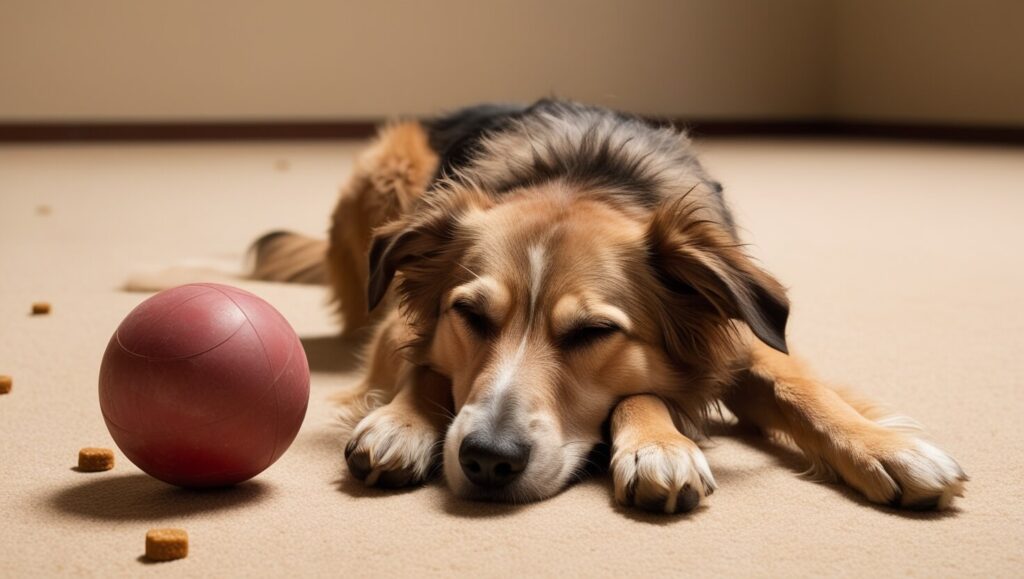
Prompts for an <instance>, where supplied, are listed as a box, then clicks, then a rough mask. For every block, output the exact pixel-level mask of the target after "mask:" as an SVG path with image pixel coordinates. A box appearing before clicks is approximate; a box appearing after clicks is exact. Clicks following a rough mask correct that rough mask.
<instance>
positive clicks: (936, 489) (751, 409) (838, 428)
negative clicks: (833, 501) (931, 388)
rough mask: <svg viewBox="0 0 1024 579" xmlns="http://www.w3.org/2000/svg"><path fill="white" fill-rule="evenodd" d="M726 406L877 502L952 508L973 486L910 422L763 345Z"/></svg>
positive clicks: (819, 469)
mask: <svg viewBox="0 0 1024 579" xmlns="http://www.w3.org/2000/svg"><path fill="white" fill-rule="evenodd" d="M723 400H724V402H725V403H726V405H727V406H728V407H729V409H730V410H732V411H733V413H735V414H736V416H737V417H738V418H739V419H740V420H741V421H746V422H749V423H752V424H753V425H755V426H757V427H759V428H761V429H763V430H768V431H775V432H779V433H782V434H784V435H786V436H788V437H789V438H791V439H792V440H793V442H794V443H795V444H796V445H797V446H798V447H800V449H801V450H802V451H803V452H804V454H806V455H807V457H808V458H809V459H810V460H811V462H812V469H811V472H814V473H816V474H819V475H837V476H838V477H840V478H841V479H842V480H844V481H845V482H846V483H847V484H849V485H850V486H852V487H854V488H855V489H857V490H858V491H860V492H861V493H863V494H864V496H866V497H867V498H868V500H870V501H872V502H875V503H883V504H890V505H892V506H899V507H903V508H908V509H933V508H938V509H944V508H946V507H948V506H949V504H950V503H951V502H952V500H953V497H954V496H960V495H961V493H962V492H963V488H964V483H965V482H966V481H967V476H966V475H965V474H964V472H963V470H961V468H960V465H959V464H957V462H956V461H955V460H954V459H953V458H952V457H951V456H949V455H948V454H947V453H946V452H945V451H943V450H941V449H939V448H938V447H936V446H935V445H933V444H931V443H930V442H927V441H926V440H925V439H924V438H922V437H921V435H920V433H919V432H915V431H914V430H913V429H912V427H911V425H912V424H913V423H912V421H910V420H909V419H900V418H898V417H893V416H891V415H890V416H883V415H882V413H880V412H877V407H876V406H874V405H872V404H870V403H868V402H867V401H866V400H865V399H864V398H862V397H857V396H855V395H853V394H850V393H846V394H844V393H841V392H838V391H836V390H833V389H831V388H829V387H827V386H825V385H823V384H822V383H821V382H819V381H818V380H817V379H815V378H814V377H812V376H811V375H810V374H809V373H808V372H807V371H806V370H805V369H804V368H803V367H802V366H801V365H800V364H799V363H798V362H797V361H796V360H794V359H793V358H792V357H790V356H787V355H785V354H782V353H780V352H776V351H775V350H772V349H770V348H768V347H766V346H763V345H761V344H756V345H754V346H753V350H752V359H751V365H750V368H749V370H748V371H746V372H745V373H744V375H743V376H742V377H741V379H740V380H739V383H738V384H737V385H736V386H735V387H733V388H732V389H730V390H729V391H728V392H727V393H726V395H725V396H724V397H723ZM872 419H874V420H872Z"/></svg>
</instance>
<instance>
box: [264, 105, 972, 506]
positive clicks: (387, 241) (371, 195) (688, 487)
mask: <svg viewBox="0 0 1024 579" xmlns="http://www.w3.org/2000/svg"><path fill="white" fill-rule="evenodd" d="M315 243H317V242H315V241H311V240H308V239H305V238H301V237H298V236H281V235H277V236H273V237H269V238H265V239H264V240H263V241H262V242H261V243H259V244H257V248H256V252H257V254H258V256H259V255H262V256H263V259H258V264H257V268H258V269H257V272H258V273H259V275H260V277H263V278H267V279H279V280H280V279H287V278H288V275H283V274H282V273H281V272H299V273H301V276H299V275H296V276H295V277H296V280H299V281H305V280H311V279H326V280H327V282H328V283H329V284H330V286H331V287H332V288H333V291H334V296H335V298H336V301H337V303H338V307H339V312H340V313H341V317H342V319H343V321H344V324H345V326H344V327H345V331H346V332H354V331H358V330H361V329H363V328H373V336H372V338H371V341H370V345H369V348H370V350H369V357H368V368H367V370H368V372H367V376H366V379H365V381H364V383H363V385H362V386H361V388H360V390H359V391H358V392H356V393H350V396H349V403H350V404H355V403H356V402H358V401H360V400H367V399H369V400H372V401H373V404H369V405H367V406H366V407H365V408H362V409H361V411H359V412H357V414H360V415H362V414H364V413H366V416H365V417H362V416H360V417H361V418H362V419H361V421H360V422H359V424H358V425H357V426H356V427H355V430H354V431H353V433H352V437H351V439H350V441H349V443H348V446H347V451H346V458H347V461H348V465H349V468H350V470H351V472H352V473H353V474H354V475H355V476H356V477H358V478H360V479H362V480H364V481H366V483H367V484H377V485H384V486H401V485H405V484H413V483H416V482H419V481H421V480H423V479H424V478H425V477H427V476H428V475H429V473H430V472H432V470H433V469H434V468H435V467H437V466H438V463H439V462H440V463H442V464H441V466H443V470H444V473H445V476H446V478H447V480H448V482H449V485H450V486H451V487H452V489H453V491H454V492H456V493H457V494H460V495H462V496H467V497H472V498H480V499H488V500H514V501H520V500H535V499H539V498H543V497H546V496H550V495H551V494H554V493H556V492H558V491H559V490H560V489H561V488H563V487H564V486H565V484H566V482H567V481H568V480H569V478H570V477H571V476H572V474H573V473H574V472H575V471H576V470H577V469H578V468H579V467H580V466H581V465H582V464H583V462H584V460H585V457H586V455H587V452H588V451H589V449H590V448H591V447H592V446H593V445H594V444H597V443H599V442H600V440H601V428H602V424H609V425H610V437H611V440H610V442H611V445H612V458H611V471H612V477H613V480H614V482H615V496H616V498H617V500H619V501H620V502H622V503H623V504H628V505H635V506H637V507H640V508H645V509H650V510H657V511H666V512H682V511H687V510H690V509H692V508H693V507H694V506H696V505H697V504H699V503H700V501H701V500H703V499H704V498H705V497H707V496H708V495H709V494H711V492H712V491H713V490H714V488H715V481H714V477H713V476H712V474H711V471H710V467H709V466H708V464H707V462H706V460H705V459H704V456H703V453H702V452H701V451H700V449H699V447H698V446H697V444H696V443H695V442H694V441H693V440H692V437H694V436H696V434H695V433H696V432H698V431H699V430H700V429H701V427H702V425H703V421H704V417H705V416H706V414H707V412H708V409H709V408H712V407H715V406H717V405H719V404H724V406H725V407H726V408H728V409H729V410H730V411H731V412H732V413H733V414H735V415H736V416H737V418H738V419H739V420H740V421H742V422H746V423H749V424H751V425H753V426H756V427H758V428H760V429H761V430H763V431H765V432H767V433H777V434H781V435H783V436H784V437H785V438H788V439H789V440H791V441H792V442H793V443H794V444H795V445H796V446H798V447H799V448H800V449H801V450H802V451H803V452H804V453H805V454H806V456H807V457H808V459H809V460H810V462H811V464H812V470H813V472H814V473H815V474H817V475H819V476H821V477H823V478H827V477H837V478H840V479H842V480H843V481H845V482H846V483H848V484H849V485H851V486H853V487H854V488H856V489H858V490H859V491H861V492H862V493H863V494H864V495H865V496H866V497H867V498H868V499H870V500H872V501H874V502H879V503H889V504H893V505H897V506H902V507H907V508H936V507H937V508H945V507H947V506H948V505H949V504H950V502H951V501H952V498H953V497H954V496H956V495H959V494H960V493H961V492H962V489H963V486H964V481H966V476H965V475H964V474H963V472H962V470H960V467H959V465H957V463H956V461H954V460H953V459H952V458H951V457H949V455H947V454H946V453H945V452H943V451H942V450H940V449H938V448H937V447H935V446H934V445H932V444H931V443H930V442H927V441H926V440H925V439H924V438H923V436H922V434H921V433H920V432H919V431H918V430H916V429H915V428H914V427H913V423H912V421H910V420H909V419H906V418H903V417H899V416H895V415H891V414H888V413H885V412H883V411H882V410H881V409H880V407H879V406H877V405H874V404H872V403H870V402H866V401H864V400H863V399H861V398H859V397H857V396H855V395H852V394H850V393H845V392H841V391H839V390H836V389H833V388H831V387H829V386H827V385H825V384H824V383H822V382H821V381H819V380H818V379H816V378H815V377H813V375H811V374H810V373H809V372H808V371H807V370H806V369H805V367H804V366H803V365H802V364H801V363H800V362H798V361H797V360H796V359H794V358H793V357H792V356H791V355H790V354H789V352H788V350H789V347H788V344H787V342H786V335H785V329H786V322H787V318H788V314H789V302H788V300H787V298H786V292H785V290H784V288H783V286H782V285H781V284H780V283H779V282H778V281H777V280H776V279H775V278H774V277H772V276H771V275H770V274H769V273H767V272H766V271H765V270H763V269H762V268H760V267H758V266H757V265H755V264H754V262H753V261H752V260H751V259H750V257H749V255H748V254H747V252H746V249H745V247H744V246H743V244H742V243H741V242H740V240H739V239H738V237H737V234H736V228H735V226H734V220H733V218H732V215H731V213H730V212H729V210H728V207H727V205H726V202H725V199H724V197H723V193H722V188H721V186H719V185H718V183H717V182H715V181H713V180H711V179H710V178H709V177H708V176H707V175H706V174H705V172H704V170H703V168H702V167H701V165H700V163H699V161H698V160H697V158H696V155H695V153H694V151H693V149H692V147H691V145H690V142H689V140H688V139H687V137H686V136H685V134H684V133H682V132H681V131H679V130H677V129H674V128H671V127H664V126H657V125H654V124H651V123H648V122H646V121H644V120H642V119H638V118H635V117H631V116H628V115H624V114H621V113H617V112H613V111H608V110H605V109H600V108H596V107H588V106H583V105H579V104H575V103H569V102H560V101H540V102H538V103H536V104H534V105H531V106H528V107H520V106H505V105H485V106H480V107H473V108H469V109H464V110H462V111H459V112H456V113H454V114H451V115H448V116H444V117H441V118H438V119H433V120H429V121H407V122H402V123H397V124H394V125H391V126H389V127H387V128H385V129H383V130H382V132H381V134H380V136H379V137H378V139H377V140H376V141H375V143H374V144H373V145H371V147H370V148H369V149H368V151H367V152H366V153H365V154H364V155H363V156H362V157H361V158H360V159H359V161H358V162H357V164H356V168H355V171H354V174H353V176H352V177H351V179H350V181H349V183H348V185H346V187H345V189H344V190H343V191H342V195H341V199H340V201H339V203H338V207H337V209H336V211H335V213H334V216H333V225H332V228H331V232H330V238H329V241H328V247H327V249H326V251H324V250H323V248H322V246H319V247H320V249H319V251H317V250H316V249H315V248H316V247H318V246H316V245H314V244H315ZM289 246H292V247H293V248H294V252H293V253H289ZM287 256H291V258H288V257H287ZM296 256H301V259H296ZM318 264H319V265H318ZM317 275H320V276H322V277H321V278H317ZM371 312H372V313H371ZM367 396H368V397H369V398H367ZM467 448H468V450H467ZM481 449H483V450H481ZM481 452H482V453H483V454H482V455H481V454H480V453H481ZM478 456H484V457H485V458H481V459H480V460H479V461H478V460H477V457H478ZM494 456H497V457H499V458H501V457H511V458H508V459H507V461H506V462H499V463H497V465H498V466H496V467H494V468H498V469H500V468H501V467H502V466H508V465H513V466H514V467H515V469H519V470H516V471H515V472H514V473H513V474H512V475H511V478H510V477H509V476H508V473H507V469H505V471H502V472H503V473H504V474H501V475H500V478H501V480H498V478H499V475H498V474H493V473H490V471H488V472H489V474H488V475H487V476H481V475H480V474H479V473H478V472H477V471H475V470H473V469H474V468H480V465H485V468H491V466H489V465H491V464H492V463H491V462H488V461H490V460H491V458H493V457H494ZM524 457H525V458H524ZM495 460H497V459H495ZM474 465H475V466H474ZM515 469H513V470H515ZM494 472H495V473H497V472H498V471H497V470H496V471H494ZM492 474H493V476H491V475H492Z"/></svg>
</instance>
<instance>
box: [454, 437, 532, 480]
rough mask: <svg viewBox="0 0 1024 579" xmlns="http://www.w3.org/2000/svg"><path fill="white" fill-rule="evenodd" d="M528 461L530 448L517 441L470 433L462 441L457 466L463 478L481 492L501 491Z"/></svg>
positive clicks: (525, 443)
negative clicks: (463, 475)
mask: <svg viewBox="0 0 1024 579" xmlns="http://www.w3.org/2000/svg"><path fill="white" fill-rule="evenodd" d="M529 461H530V444H529V443H528V442H526V441H524V440H522V439H519V438H499V437H492V436H487V435H484V434H481V433H473V434H470V435H469V436H467V437H466V438H464V439H463V440H462V445H461V446H460V447H459V464H460V465H461V466H462V472H464V473H465V474H466V478H468V479H469V480H470V482H472V483H473V484H475V485H477V486H480V487H484V488H500V487H503V486H505V485H507V484H509V483H511V482H512V481H513V480H515V479H516V477H518V476H519V475H520V474H521V473H522V472H523V471H524V470H526V465H527V463H528V462H529Z"/></svg>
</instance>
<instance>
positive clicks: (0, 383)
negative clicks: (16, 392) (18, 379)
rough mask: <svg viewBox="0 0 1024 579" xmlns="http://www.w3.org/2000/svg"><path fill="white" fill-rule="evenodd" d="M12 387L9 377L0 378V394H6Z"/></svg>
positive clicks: (12, 381)
mask: <svg viewBox="0 0 1024 579" xmlns="http://www.w3.org/2000/svg"><path fill="white" fill-rule="evenodd" d="M12 386H14V380H12V379H11V377H10V376H0V394H7V393H8V392H10V391H11V387H12Z"/></svg>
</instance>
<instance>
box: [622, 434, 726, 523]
mask: <svg viewBox="0 0 1024 579" xmlns="http://www.w3.org/2000/svg"><path fill="white" fill-rule="evenodd" d="M611 471H612V478H613V480H614V483H615V500H616V501H618V503H619V504H622V505H626V506H633V507H637V508H640V509H644V510H647V511H653V512H658V513H668V514H674V513H685V512H687V511H691V510H693V509H694V508H696V506H697V505H698V504H700V501H701V500H702V499H703V498H704V497H707V496H708V495H710V494H711V493H713V492H714V491H715V488H717V485H716V484H715V478H714V477H713V476H712V475H711V469H710V468H709V467H708V462H707V460H706V459H705V458H704V453H702V452H701V451H700V449H699V448H697V445H696V444H694V443H693V442H692V441H690V440H689V439H687V438H685V437H683V436H682V435H678V436H675V437H671V438H667V439H665V440H659V441H645V442H642V443H638V444H636V445H629V446H616V448H615V449H614V452H613V453H612V462H611Z"/></svg>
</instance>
